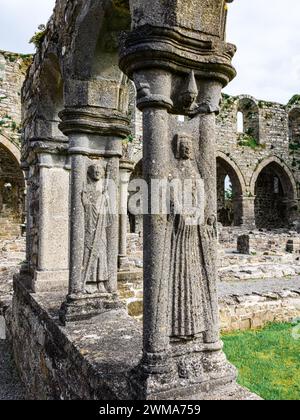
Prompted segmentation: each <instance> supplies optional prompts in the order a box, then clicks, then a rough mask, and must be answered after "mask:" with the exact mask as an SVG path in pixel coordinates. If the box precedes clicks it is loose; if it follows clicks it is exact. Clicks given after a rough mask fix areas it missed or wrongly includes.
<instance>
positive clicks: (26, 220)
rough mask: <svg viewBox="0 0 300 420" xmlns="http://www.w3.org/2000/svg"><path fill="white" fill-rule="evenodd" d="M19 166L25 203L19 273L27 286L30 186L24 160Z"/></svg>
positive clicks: (27, 167) (28, 275) (27, 168)
mask: <svg viewBox="0 0 300 420" xmlns="http://www.w3.org/2000/svg"><path fill="white" fill-rule="evenodd" d="M21 168H22V170H23V173H24V178H25V203H24V223H25V235H26V259H25V261H24V262H23V263H22V265H21V270H20V274H21V275H22V277H23V283H24V284H26V279H27V287H28V282H29V284H30V235H29V232H30V229H29V224H30V187H29V185H30V184H29V169H30V168H29V166H28V165H27V163H26V162H22V163H21Z"/></svg>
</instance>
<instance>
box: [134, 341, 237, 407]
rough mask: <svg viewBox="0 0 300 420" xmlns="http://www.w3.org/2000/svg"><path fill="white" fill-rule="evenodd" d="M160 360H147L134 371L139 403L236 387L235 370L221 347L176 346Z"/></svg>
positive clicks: (208, 345)
mask: <svg viewBox="0 0 300 420" xmlns="http://www.w3.org/2000/svg"><path fill="white" fill-rule="evenodd" d="M165 360H166V361H167V363H165V361H164V357H163V355H162V358H161V360H155V358H153V357H150V356H149V357H148V360H146V361H144V363H142V364H141V365H140V366H139V367H138V368H137V369H135V370H134V371H133V375H132V377H131V384H132V390H133V394H134V395H135V398H136V399H140V400H168V399H183V400H184V399H189V398H190V396H191V395H194V394H198V395H201V394H205V393H211V392H212V391H214V390H216V389H218V387H222V386H223V387H224V386H232V385H234V384H236V379H237V370H236V368H235V367H234V366H232V365H231V364H230V363H229V362H228V361H227V359H226V357H225V354H224V353H223V350H222V343H221V342H218V343H214V344H204V343H201V342H198V341H197V340H195V341H194V342H191V343H189V344H188V343H185V344H176V345H175V346H174V345H173V346H172V348H171V353H170V354H169V355H168V356H167V357H165Z"/></svg>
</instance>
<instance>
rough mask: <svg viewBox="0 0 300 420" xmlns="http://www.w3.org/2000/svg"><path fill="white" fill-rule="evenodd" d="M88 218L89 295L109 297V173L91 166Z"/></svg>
mask: <svg viewBox="0 0 300 420" xmlns="http://www.w3.org/2000/svg"><path fill="white" fill-rule="evenodd" d="M82 203H83V207H84V218H85V237H84V256H83V269H82V278H83V282H84V285H85V290H86V292H87V293H95V292H99V293H107V292H108V290H107V288H108V282H109V272H108V258H107V227H108V226H110V225H111V218H110V211H109V210H110V209H109V199H108V193H107V185H106V184H105V169H104V168H103V166H101V165H100V164H95V165H91V166H90V167H89V168H88V171H87V184H86V187H85V188H84V191H83V192H82Z"/></svg>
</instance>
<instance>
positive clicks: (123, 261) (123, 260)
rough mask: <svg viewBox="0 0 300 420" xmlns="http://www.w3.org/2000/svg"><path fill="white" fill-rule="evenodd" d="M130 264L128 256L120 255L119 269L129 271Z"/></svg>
mask: <svg viewBox="0 0 300 420" xmlns="http://www.w3.org/2000/svg"><path fill="white" fill-rule="evenodd" d="M129 269H130V264H129V259H128V257H127V256H125V255H124V256H123V255H119V257H118V271H129Z"/></svg>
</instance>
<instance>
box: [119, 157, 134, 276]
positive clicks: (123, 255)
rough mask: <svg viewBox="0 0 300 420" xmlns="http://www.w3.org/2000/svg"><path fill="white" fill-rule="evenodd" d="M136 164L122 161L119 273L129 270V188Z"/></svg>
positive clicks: (126, 160) (125, 160)
mask: <svg viewBox="0 0 300 420" xmlns="http://www.w3.org/2000/svg"><path fill="white" fill-rule="evenodd" d="M133 169H134V162H132V161H131V160H128V159H121V160H120V184H119V258H118V267H119V271H124V270H126V269H128V266H129V262H128V257H127V230H128V186H129V180H130V175H131V174H132V171H133Z"/></svg>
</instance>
